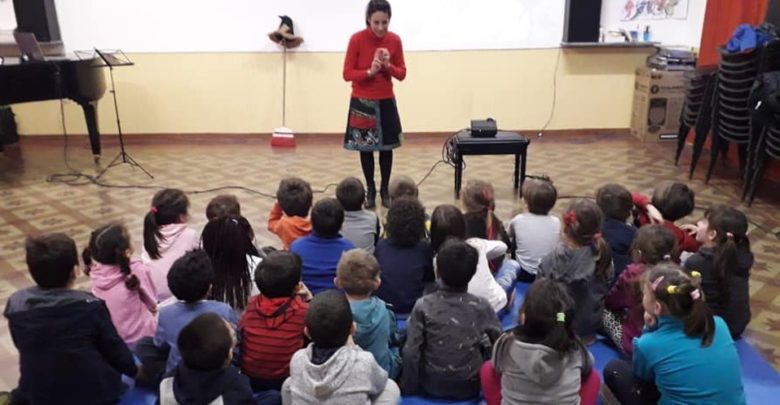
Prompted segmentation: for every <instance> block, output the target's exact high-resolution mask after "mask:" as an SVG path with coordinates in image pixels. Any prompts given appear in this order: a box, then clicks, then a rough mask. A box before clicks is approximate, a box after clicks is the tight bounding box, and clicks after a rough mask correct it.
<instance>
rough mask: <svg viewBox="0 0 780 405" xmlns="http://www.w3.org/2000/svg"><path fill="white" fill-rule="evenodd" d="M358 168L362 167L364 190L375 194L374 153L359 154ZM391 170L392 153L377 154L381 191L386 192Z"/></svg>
mask: <svg viewBox="0 0 780 405" xmlns="http://www.w3.org/2000/svg"><path fill="white" fill-rule="evenodd" d="M360 166H362V167H363V176H364V177H365V178H366V189H367V190H368V191H369V192H371V191H374V192H376V183H375V182H374V153H373V152H360ZM392 170H393V151H391V150H386V151H381V152H379V172H380V173H381V175H382V184H381V190H382V191H383V192H385V193H386V192H387V189H388V184H390V172H391V171H392Z"/></svg>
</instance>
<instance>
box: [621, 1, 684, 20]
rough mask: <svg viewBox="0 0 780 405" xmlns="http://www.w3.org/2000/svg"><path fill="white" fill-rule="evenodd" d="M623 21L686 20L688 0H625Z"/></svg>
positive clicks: (622, 14) (622, 12) (622, 11)
mask: <svg viewBox="0 0 780 405" xmlns="http://www.w3.org/2000/svg"><path fill="white" fill-rule="evenodd" d="M621 16H622V17H621V21H639V20H669V19H675V20H685V19H687V18H688V0H625V2H624V3H623V9H622V10H621Z"/></svg>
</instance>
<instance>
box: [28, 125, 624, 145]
mask: <svg viewBox="0 0 780 405" xmlns="http://www.w3.org/2000/svg"><path fill="white" fill-rule="evenodd" d="M513 131H514V132H519V133H521V134H523V135H525V136H527V137H529V138H531V139H536V138H538V136H537V134H538V133H539V130H513ZM454 133H455V132H449V131H437V132H410V133H405V134H404V141H405V142H412V143H414V142H417V141H426V140H430V139H444V138H447V137H449V136H451V135H452V134H454ZM341 136H343V134H341V133H322V132H321V133H296V134H295V138H296V141H298V142H302V143H333V139H334V138H337V137H341ZM572 136H589V137H593V136H596V137H598V138H602V139H606V138H611V137H625V136H629V130H628V129H626V128H619V129H556V130H547V131H544V133H543V138H552V139H561V138H567V137H572ZM62 137H63V136H62V135H22V136H21V143H23V144H49V143H59V142H61V141H62ZM68 139H69V140H70V141H73V143H74V144H77V145H81V144H82V143H83V144H87V143H89V140H88V138H87V136H86V135H83V134H79V135H73V134H71V135H68ZM100 139H101V141H102V143H103V144H106V145H111V144H115V143H118V142H119V137H118V136H117V135H116V134H101V135H100ZM270 140H271V133H254V134H253V133H244V134H224V133H223V134H220V133H186V134H185V133H182V134H153V133H150V134H127V135H126V136H125V142H126V143H128V144H134V145H146V144H149V145H160V144H179V143H193V142H197V143H210V142H214V143H237V144H242V143H247V144H254V143H266V142H270Z"/></svg>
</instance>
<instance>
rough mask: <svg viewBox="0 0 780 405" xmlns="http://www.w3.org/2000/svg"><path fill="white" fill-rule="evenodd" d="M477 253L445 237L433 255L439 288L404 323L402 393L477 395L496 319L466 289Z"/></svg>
mask: <svg viewBox="0 0 780 405" xmlns="http://www.w3.org/2000/svg"><path fill="white" fill-rule="evenodd" d="M478 258H479V253H477V250H476V249H474V248H473V247H471V246H470V245H469V244H467V243H465V242H463V241H458V240H450V241H447V242H445V243H444V245H443V246H442V247H441V248H440V249H439V253H438V254H437V255H436V274H437V275H438V276H439V280H440V282H441V288H440V289H439V290H438V291H436V292H434V293H431V294H428V295H425V296H423V297H422V298H420V299H419V300H417V303H416V304H415V305H414V309H413V310H412V314H411V316H410V317H409V320H408V322H407V335H406V336H407V337H406V343H405V344H404V348H403V355H402V359H403V372H402V373H401V387H402V388H403V391H404V393H405V394H407V395H423V396H430V397H435V398H443V399H449V400H458V401H462V400H469V399H475V398H477V397H478V396H479V392H480V382H479V370H480V367H482V363H483V362H484V361H485V360H486V359H489V358H490V353H491V348H492V344H493V342H495V341H496V339H497V338H498V337H499V335H501V324H500V323H499V322H498V318H497V317H496V313H495V312H494V311H493V308H492V307H491V306H490V304H489V303H488V302H487V301H486V300H485V299H484V298H480V297H477V296H474V295H471V294H469V293H468V292H466V290H467V288H468V285H469V281H470V280H471V278H472V277H473V276H474V273H476V271H477V262H478Z"/></svg>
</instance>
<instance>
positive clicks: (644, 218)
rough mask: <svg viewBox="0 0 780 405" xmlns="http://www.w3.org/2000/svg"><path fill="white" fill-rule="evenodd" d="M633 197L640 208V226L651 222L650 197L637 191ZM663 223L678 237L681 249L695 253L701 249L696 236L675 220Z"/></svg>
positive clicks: (632, 194) (678, 244) (678, 245)
mask: <svg viewBox="0 0 780 405" xmlns="http://www.w3.org/2000/svg"><path fill="white" fill-rule="evenodd" d="M631 199H632V200H633V202H634V205H636V207H637V208H638V209H639V224H640V226H645V225H647V224H650V223H651V221H650V217H649V216H648V215H647V204H650V199H649V198H647V196H645V195H642V194H640V193H636V192H634V193H631ZM661 225H662V226H663V227H664V228H667V229H669V230H670V231H672V233H673V234H674V236H675V237H676V238H677V247H679V248H680V251H682V252H694V253H695V252H698V251H699V246H700V245H699V242H697V241H696V238H694V237H693V236H691V235H688V233H687V232H685V231H683V230H682V229H680V228H679V227H678V226H677V225H675V224H674V222H672V221H664V222H663V223H662V224H661Z"/></svg>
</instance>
